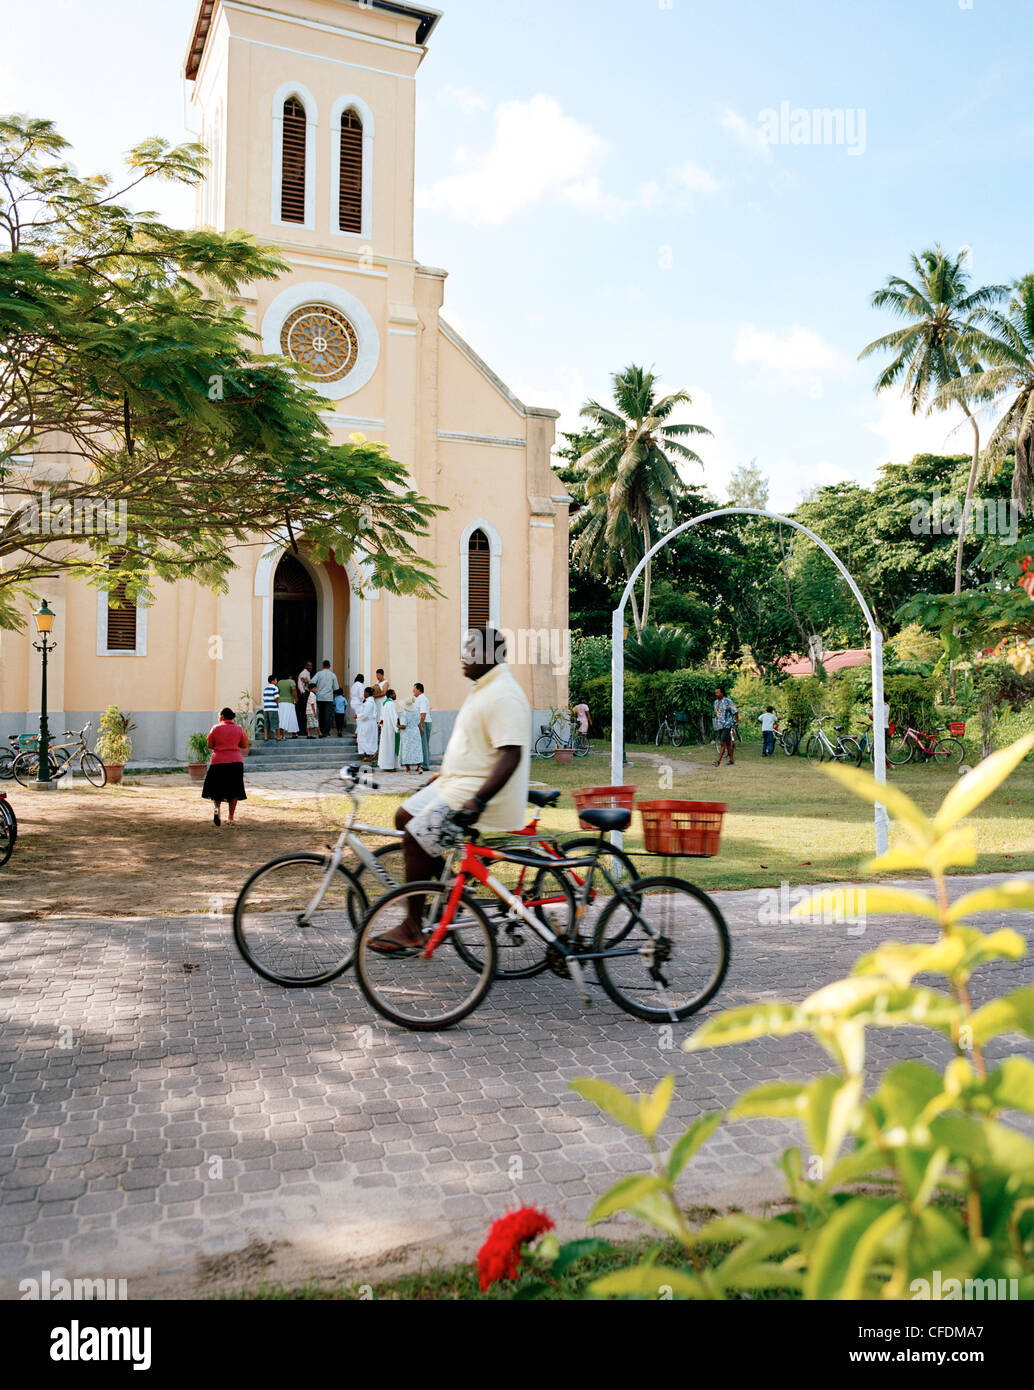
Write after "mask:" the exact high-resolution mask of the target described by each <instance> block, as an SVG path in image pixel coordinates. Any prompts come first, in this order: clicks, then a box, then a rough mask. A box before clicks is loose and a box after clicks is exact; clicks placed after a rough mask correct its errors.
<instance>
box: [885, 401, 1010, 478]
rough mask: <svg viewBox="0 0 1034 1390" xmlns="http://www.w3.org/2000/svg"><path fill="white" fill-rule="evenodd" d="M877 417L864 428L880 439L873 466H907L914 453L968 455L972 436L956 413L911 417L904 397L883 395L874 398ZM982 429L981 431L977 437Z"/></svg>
mask: <svg viewBox="0 0 1034 1390" xmlns="http://www.w3.org/2000/svg"><path fill="white" fill-rule="evenodd" d="M877 407H878V411H879V413H878V415H877V417H876V419H875V420H871V421H868V422H867V423H866V426H865V428H866V429H867V430H869V432H870V433H871V434H874V435H876V436H877V438H879V439H880V440H881V446H880V453H879V455H878V457H877V458H875V459H874V460H873V465H874V467H878V466H879V465H880V464H884V463H907V462H908V461H909V459H910V458H912V456H913V455H914V454H968V453H970V452H971V451H972V448H973V435H972V431H971V428H970V426H969V424H968V422H967V420H966V417H965V416H964V415H963V414H962V412H961V411H960V410H948V411H945V410H938V411H935V412H934V413H933V414H932V415H924V414H919V415H913V414H912V406H911V403H910V402H909V400H908V399H907V397H905V396H902V395H899V394H898V393H896V392H893V393H892V392H884V393H883V394H882V395H881V396H879V397H878V398H877ZM985 435H986V427H982V428H981V436H982V437H983V436H985Z"/></svg>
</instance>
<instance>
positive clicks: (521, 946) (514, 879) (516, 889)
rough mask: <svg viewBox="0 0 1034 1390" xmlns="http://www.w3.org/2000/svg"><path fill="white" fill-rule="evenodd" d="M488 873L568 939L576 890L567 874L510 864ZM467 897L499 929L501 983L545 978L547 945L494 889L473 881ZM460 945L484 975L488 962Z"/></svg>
mask: <svg viewBox="0 0 1034 1390" xmlns="http://www.w3.org/2000/svg"><path fill="white" fill-rule="evenodd" d="M522 853H524V854H527V850H526V849H524V850H522ZM488 867H489V870H490V872H491V874H492V877H493V878H496V879H498V880H499V882H500V883H501V884H502V885H503V887H504V888H506V889H508V890H509V891H510V892H511V893H512V894H513V896H514V897H515V898H517V899H518V900H519V901H520V903H521V904H522V905H523V906H524V907H526V908H527V909H528V911H529V912H531V913H532V915H533V916H534V917H535V918H536V919H537V920H538V921H539V922H541V923H542V924H543V925H544V926H546V927H548V928H549V930H550V931H551V932H552V933H553V935H554V936H566V935H568V933H569V932H570V930H571V928H572V926H573V925H574V890H573V888H572V886H571V881H570V879H569V878H568V877H567V875H566V874H565V873H564V872H563V871H562V870H560V869H554V868H552V867H551V866H550V865H549V861H548V860H546V861H545V863H544V865H543V867H542V868H541V869H538V868H531V867H529V866H528V865H525V864H514V863H511V862H509V861H508V860H505V859H500V860H498V861H497V862H496V863H494V864H491V865H489V866H488ZM466 892H467V894H468V895H469V896H470V897H472V898H473V899H474V900H475V902H476V903H477V905H478V907H480V908H481V909H482V910H483V911H484V913H485V916H486V917H487V918H488V920H489V922H490V923H491V924H492V926H493V927H494V928H495V945H496V951H497V953H498V960H497V963H496V970H495V973H496V978H497V979H500V980H530V979H531V977H532V976H533V975H540V974H541V973H542V971H543V970H545V968H546V965H547V961H546V949H547V946H548V942H547V941H546V940H545V939H544V938H543V937H541V936H539V935H538V934H537V933H536V932H535V931H534V930H533V928H531V927H529V926H528V924H527V922H525V921H524V920H523V919H522V918H520V917H518V916H517V914H516V913H515V912H514V910H513V908H511V907H510V906H509V905H508V904H507V903H505V902H503V900H502V898H498V897H496V895H495V894H494V893H493V892H492V891H491V889H489V888H485V887H483V886H482V885H481V884H480V883H478V884H476V885H475V883H474V882H473V881H471V882H470V883H469V884H468V886H467V889H466ZM455 945H456V950H457V951H459V953H460V955H461V956H462V957H463V959H464V960H465V961H466V962H467V964H468V965H469V966H471V968H472V969H476V970H480V969H481V966H482V963H483V957H482V956H481V955H480V954H479V953H478V951H477V949H476V945H475V946H472V945H469V944H468V943H467V940H466V938H465V937H464V936H462V935H461V936H459V937H457V938H456V942H455Z"/></svg>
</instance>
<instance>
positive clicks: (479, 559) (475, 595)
mask: <svg viewBox="0 0 1034 1390" xmlns="http://www.w3.org/2000/svg"><path fill="white" fill-rule="evenodd" d="M491 566H492V551H491V547H490V546H489V544H488V537H487V536H486V535H485V533H484V531H481V530H478V531H473V532H472V533H471V536H470V539H469V540H468V542H467V627H468V628H470V629H471V630H473V629H474V628H479V627H486V626H487V624H488V622H489V620H490V615H491V602H490V595H491Z"/></svg>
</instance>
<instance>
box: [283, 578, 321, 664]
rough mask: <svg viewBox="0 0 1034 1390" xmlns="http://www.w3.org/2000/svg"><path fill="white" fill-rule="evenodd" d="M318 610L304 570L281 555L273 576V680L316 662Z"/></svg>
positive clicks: (313, 591) (313, 588) (310, 581)
mask: <svg viewBox="0 0 1034 1390" xmlns="http://www.w3.org/2000/svg"><path fill="white" fill-rule="evenodd" d="M318 607H319V605H318V601H317V598H316V586H315V584H314V583H313V582H312V578H311V576H310V575H309V572H308V570H307V569H306V568H305V566H304V565H303V564H301V562H300V561H299V560H297V559H295V557H294V556H293V555H291V554H289V553H286V554H284V555H283V556H281V559H280V563H279V564H278V565H277V567H276V573H275V575H274V576H273V674H274V675H275V676H276V678H277V680H280V679H281V678H282V677H284V676H292V677H293V676H297V674H298V672H299V671H300V670H301V669H302V667H303V666H304V665H305V663H306V662H307V661H314V662H315V661H317V659H318V656H317V651H316V641H317V633H318V630H319V625H318V619H319V612H318Z"/></svg>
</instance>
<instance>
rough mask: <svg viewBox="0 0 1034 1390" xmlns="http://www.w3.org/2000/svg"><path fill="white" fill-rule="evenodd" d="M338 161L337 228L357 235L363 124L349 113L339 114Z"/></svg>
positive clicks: (360, 216)
mask: <svg viewBox="0 0 1034 1390" xmlns="http://www.w3.org/2000/svg"><path fill="white" fill-rule="evenodd" d="M338 161H339V162H338V227H339V229H340V230H341V231H342V232H355V233H356V234H359V233H360V232H362V230H363V123H362V120H361V119H360V117H359V114H358V112H356V111H353V110H348V111H343V112H342V113H341V135H340V150H339V156H338Z"/></svg>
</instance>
